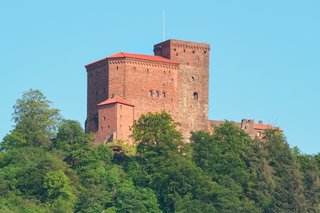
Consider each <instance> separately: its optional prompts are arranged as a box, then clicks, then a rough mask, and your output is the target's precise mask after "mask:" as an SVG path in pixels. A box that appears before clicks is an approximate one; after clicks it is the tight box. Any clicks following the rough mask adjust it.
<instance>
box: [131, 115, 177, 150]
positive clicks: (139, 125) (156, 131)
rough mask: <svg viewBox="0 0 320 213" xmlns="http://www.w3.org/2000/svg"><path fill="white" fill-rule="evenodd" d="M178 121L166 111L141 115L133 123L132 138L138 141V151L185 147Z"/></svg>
mask: <svg viewBox="0 0 320 213" xmlns="http://www.w3.org/2000/svg"><path fill="white" fill-rule="evenodd" d="M177 125H178V124H177V123H176V122H174V120H173V119H172V117H171V116H170V115H169V114H168V113H166V112H159V113H148V114H146V115H141V117H140V118H139V120H138V121H137V122H135V124H134V125H133V133H132V138H133V139H134V140H135V142H136V143H138V148H137V151H138V152H139V153H140V154H141V153H142V152H144V151H151V150H152V151H155V152H167V151H174V150H176V151H177V150H178V149H179V148H180V149H181V148H182V147H183V142H182V135H181V133H180V132H179V131H177V130H176V128H177Z"/></svg>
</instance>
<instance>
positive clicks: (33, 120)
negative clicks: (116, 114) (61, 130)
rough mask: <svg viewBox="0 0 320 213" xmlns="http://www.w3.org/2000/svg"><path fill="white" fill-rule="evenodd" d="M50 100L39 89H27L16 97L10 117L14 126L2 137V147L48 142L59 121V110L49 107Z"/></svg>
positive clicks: (37, 144)
mask: <svg viewBox="0 0 320 213" xmlns="http://www.w3.org/2000/svg"><path fill="white" fill-rule="evenodd" d="M50 105H51V102H50V101H48V100H47V99H46V97H45V96H44V95H43V93H42V92H41V91H40V90H32V89H30V90H28V91H26V92H25V93H24V94H23V95H22V98H21V99H18V100H17V102H16V104H15V105H14V107H13V109H14V112H13V114H12V118H13V120H14V122H15V128H14V130H13V131H12V132H11V134H9V135H7V136H6V137H5V138H4V141H3V143H2V145H1V147H2V149H8V148H10V147H12V146H13V147H17V146H24V145H32V146H41V145H48V144H49V143H50V137H53V136H55V134H56V130H57V124H58V123H59V121H60V118H61V116H60V114H59V110H58V109H55V108H51V106H50Z"/></svg>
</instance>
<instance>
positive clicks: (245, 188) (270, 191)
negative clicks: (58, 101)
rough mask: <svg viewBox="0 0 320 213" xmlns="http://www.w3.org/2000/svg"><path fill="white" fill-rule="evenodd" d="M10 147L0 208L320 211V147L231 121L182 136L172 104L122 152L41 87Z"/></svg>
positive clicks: (3, 160) (30, 97) (138, 128)
mask: <svg viewBox="0 0 320 213" xmlns="http://www.w3.org/2000/svg"><path fill="white" fill-rule="evenodd" d="M14 110H15V111H14V114H13V119H14V121H15V122H16V125H15V128H14V129H13V130H12V131H11V132H10V133H9V134H8V135H6V136H5V137H4V139H3V141H2V142H1V144H0V145H1V146H0V148H1V150H0V212H9V213H10V212H109V213H111V212H113V213H114V212H121V213H122V212H141V213H142V212H143V213H144V212H154V213H158V212H179V213H187V212H194V213H200V212H208V213H214V212H224V213H225V212H226V213H228V212H230V213H233V212H254V213H259V212H264V213H269V212H303V213H304V212H320V201H319V200H320V179H319V178H320V172H319V170H320V155H319V154H318V155H304V154H301V153H300V151H299V150H298V149H297V148H294V149H290V147H289V146H288V144H287V143H286V140H285V138H284V136H283V135H282V133H281V132H279V131H275V130H270V131H267V132H266V134H265V138H264V139H263V143H262V142H261V141H259V140H253V139H252V138H251V137H249V136H248V135H247V134H246V133H245V132H244V131H242V130H241V129H240V128H238V127H237V126H235V125H234V124H233V123H231V122H226V123H225V124H223V125H221V126H220V127H217V128H216V129H215V131H214V132H213V133H208V132H202V131H200V132H194V133H192V138H191V143H189V144H185V143H184V142H183V141H182V137H181V133H180V132H179V131H177V130H176V127H177V125H178V124H177V123H175V122H174V121H173V119H172V118H171V116H170V115H169V114H167V113H165V112H161V113H154V114H151V113H149V114H147V115H142V116H141V118H140V119H139V120H138V121H137V122H136V123H135V124H134V126H133V134H132V138H133V139H134V140H135V141H136V143H137V144H138V145H137V152H136V153H135V152H131V153H130V154H128V155H126V154H125V155H124V156H122V157H121V160H119V159H115V158H114V156H113V152H112V150H111V149H110V148H109V146H108V145H99V146H93V145H92V144H93V143H92V142H93V136H92V135H90V134H85V133H84V131H83V129H82V127H81V125H80V124H79V123H78V122H77V121H72V120H64V121H62V122H60V121H61V120H60V116H59V114H58V110H56V109H52V108H50V102H49V101H47V100H46V98H45V97H44V95H43V94H42V93H41V92H40V91H38V90H29V91H27V92H26V93H25V94H24V95H23V97H22V98H21V99H19V100H18V101H17V103H16V105H15V107H14Z"/></svg>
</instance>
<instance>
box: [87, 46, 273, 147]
mask: <svg viewBox="0 0 320 213" xmlns="http://www.w3.org/2000/svg"><path fill="white" fill-rule="evenodd" d="M153 52H154V55H142V54H133V53H125V52H119V53H116V54H114V55H111V56H109V57H106V58H104V59H101V60H99V61H96V62H93V63H91V64H88V65H86V66H85V67H86V70H87V87H88V88H87V120H86V127H85V128H86V132H94V133H95V141H96V142H97V143H103V142H105V141H109V140H112V139H117V140H125V141H127V140H129V135H130V134H131V127H132V125H133V123H134V121H135V120H137V119H138V118H139V117H140V115H141V114H146V113H148V112H159V111H166V112H168V113H169V114H171V115H172V117H173V118H174V119H175V121H177V122H179V123H180V124H181V126H180V130H181V132H182V134H183V137H184V138H185V139H188V138H189V137H190V132H191V131H198V130H209V131H210V130H212V129H214V127H215V126H217V125H219V124H220V123H222V122H223V121H208V79H209V54H210V46H209V45H208V44H205V43H196V42H187V41H180V40H167V41H164V42H162V43H159V44H156V45H154V49H153ZM237 125H238V126H239V127H241V128H243V129H244V130H245V131H247V132H248V133H249V134H251V135H252V136H254V137H255V136H256V137H261V131H263V130H264V129H266V128H272V126H270V125H266V124H262V123H258V124H255V123H254V121H253V120H245V119H244V120H242V122H241V123H237Z"/></svg>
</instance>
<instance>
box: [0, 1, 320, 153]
mask: <svg viewBox="0 0 320 213" xmlns="http://www.w3.org/2000/svg"><path fill="white" fill-rule="evenodd" d="M163 9H164V10H165V19H166V21H165V22H166V24H165V25H166V39H170V38H173V39H180V40H188V41H197V42H203V41H204V42H207V43H209V44H210V45H211V53H210V54H211V55H210V91H209V94H210V97H209V118H210V119H217V120H221V119H222V120H224V119H227V120H234V121H240V120H241V119H242V118H248V119H249V118H252V119H255V120H256V121H258V120H263V121H264V122H266V123H270V124H273V125H276V126H280V127H281V128H282V129H283V130H284V132H285V134H286V137H287V140H288V143H289V144H290V145H291V146H298V147H299V148H300V149H301V150H302V151H303V152H304V153H310V154H313V153H318V152H320V132H319V124H318V123H319V121H320V112H319V109H320V97H319V96H320V95H319V92H320V54H319V53H320V52H319V51H320V12H319V11H320V1H319V0H303V1H302V0H300V1H297V0H281V1H279V0H268V1H257V0H251V1H249V0H241V1H239V0H225V1H216V0H207V1H205V0H197V1H186V0H181V1H180V0H162V1H148V0H144V1H142V0H141V1H139V0H136V1H131V0H123V1H106V0H99V1H98V0H92V1H86V0H68V1H65V0H64V1H62V0H55V1H43V0H38V1H35V0H29V1H26V0H25V1H24V0H20V1H15V0H11V1H1V2H0V70H1V71H0V72H1V77H0V79H1V83H0V97H1V99H0V138H3V136H4V135H5V134H7V133H8V132H9V131H10V130H11V129H12V125H13V123H12V121H11V114H12V112H13V110H12V106H13V105H14V103H15V101H16V100H17V99H18V98H20V97H21V95H22V93H23V91H26V90H28V89H29V88H34V89H40V90H42V91H43V92H44V94H45V95H46V96H47V98H48V99H49V100H51V101H53V103H54V107H57V108H59V109H60V110H61V113H62V115H63V116H64V117H65V118H68V119H75V120H78V121H80V122H81V123H82V124H83V123H84V121H85V116H86V71H85V68H84V65H85V64H88V63H90V62H92V61H95V60H97V59H100V58H103V57H106V56H108V55H111V54H114V53H116V52H120V51H125V52H134V53H142V54H152V49H153V45H154V44H156V43H159V42H161V41H162V11H163Z"/></svg>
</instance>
